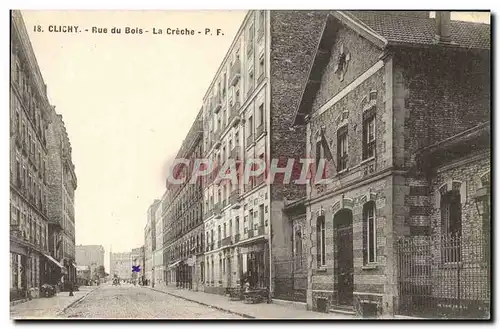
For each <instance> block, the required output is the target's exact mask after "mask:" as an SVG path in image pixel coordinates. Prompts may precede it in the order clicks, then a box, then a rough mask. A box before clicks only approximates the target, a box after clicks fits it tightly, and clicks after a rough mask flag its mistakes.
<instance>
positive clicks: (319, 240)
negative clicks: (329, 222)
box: [316, 215, 326, 267]
mask: <svg viewBox="0 0 500 329" xmlns="http://www.w3.org/2000/svg"><path fill="white" fill-rule="evenodd" d="M325 222H326V218H325V216H324V215H321V216H318V218H317V220H316V244H317V246H316V249H317V252H316V263H317V266H318V267H323V266H325V265H326V255H325V254H326V243H325V239H326V235H325V234H326V232H325V231H326V227H325V226H326V223H325Z"/></svg>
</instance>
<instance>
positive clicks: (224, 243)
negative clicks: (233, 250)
mask: <svg viewBox="0 0 500 329" xmlns="http://www.w3.org/2000/svg"><path fill="white" fill-rule="evenodd" d="M231 244H232V241H231V237H230V236H228V237H225V238H224V239H222V247H225V246H230V245H231Z"/></svg>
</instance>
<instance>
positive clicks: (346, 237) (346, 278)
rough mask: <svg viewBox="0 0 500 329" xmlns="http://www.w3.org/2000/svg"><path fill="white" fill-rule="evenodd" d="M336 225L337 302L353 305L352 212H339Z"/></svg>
mask: <svg viewBox="0 0 500 329" xmlns="http://www.w3.org/2000/svg"><path fill="white" fill-rule="evenodd" d="M339 215H340V216H339V218H338V221H337V223H338V225H337V248H338V253H337V255H338V262H337V264H338V265H337V270H338V272H337V273H338V277H337V278H338V279H337V280H338V281H337V287H338V304H339V305H346V306H352V305H353V299H352V297H353V294H352V293H353V288H354V276H353V274H354V267H353V251H352V213H351V211H347V210H346V211H343V212H342V213H341V214H339Z"/></svg>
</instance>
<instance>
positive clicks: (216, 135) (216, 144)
mask: <svg viewBox="0 0 500 329" xmlns="http://www.w3.org/2000/svg"><path fill="white" fill-rule="evenodd" d="M220 132H221V131H220V130H217V131H216V132H215V133H214V135H213V138H214V139H213V141H214V147H215V148H216V149H218V148H219V147H220V145H221V140H220Z"/></svg>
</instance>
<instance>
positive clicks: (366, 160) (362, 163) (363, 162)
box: [359, 156, 375, 165]
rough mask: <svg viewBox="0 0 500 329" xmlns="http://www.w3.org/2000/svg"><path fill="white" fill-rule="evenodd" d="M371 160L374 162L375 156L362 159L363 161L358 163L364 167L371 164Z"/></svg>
mask: <svg viewBox="0 0 500 329" xmlns="http://www.w3.org/2000/svg"><path fill="white" fill-rule="evenodd" d="M373 160H375V156H371V157H369V158H367V159H364V160H363V161H361V162H360V163H359V165H364V164H365V163H368V162H372V161H373Z"/></svg>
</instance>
